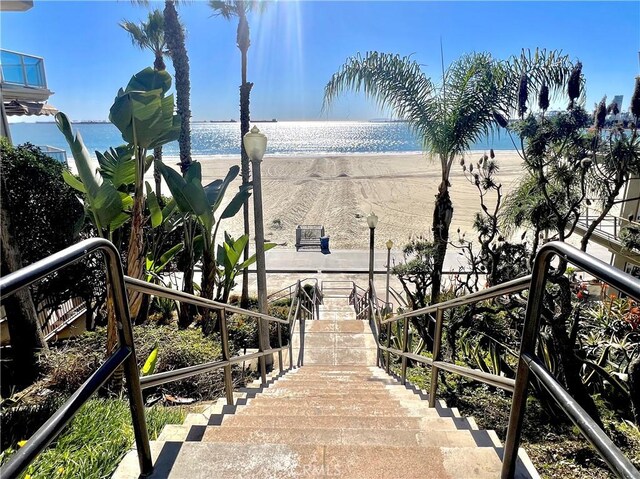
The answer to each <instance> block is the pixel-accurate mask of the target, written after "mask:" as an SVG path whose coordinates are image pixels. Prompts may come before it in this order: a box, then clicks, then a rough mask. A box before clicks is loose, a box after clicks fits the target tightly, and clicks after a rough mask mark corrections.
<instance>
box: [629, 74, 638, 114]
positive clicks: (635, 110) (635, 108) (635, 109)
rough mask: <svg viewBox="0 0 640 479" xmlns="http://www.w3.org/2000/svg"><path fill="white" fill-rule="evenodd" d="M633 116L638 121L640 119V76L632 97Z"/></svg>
mask: <svg viewBox="0 0 640 479" xmlns="http://www.w3.org/2000/svg"><path fill="white" fill-rule="evenodd" d="M631 114H632V115H633V116H635V117H636V119H638V118H640V76H637V77H636V86H635V88H634V89H633V95H631Z"/></svg>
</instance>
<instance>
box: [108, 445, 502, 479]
mask: <svg viewBox="0 0 640 479" xmlns="http://www.w3.org/2000/svg"><path fill="white" fill-rule="evenodd" d="M151 446H152V453H153V456H154V458H155V457H158V460H157V461H156V467H155V470H154V474H153V475H151V476H150V478H152V479H155V478H161V477H162V478H169V479H208V478H224V479H235V478H238V479H240V478H242V479H245V478H246V477H251V478H255V479H262V478H265V479H266V478H269V479H271V478H273V477H278V478H294V477H342V478H369V477H376V478H381V479H386V478H389V479H391V478H394V479H395V478H397V477H399V476H402V477H403V478H409V479H418V478H420V479H421V478H429V479H445V478H446V479H462V478H464V479H467V478H475V479H485V478H486V479H488V478H492V479H495V478H496V477H499V474H500V460H499V458H498V455H497V453H496V452H495V450H493V449H491V448H474V447H461V448H449V447H428V446H427V447H425V446H404V447H397V446H388V445H385V446H360V445H326V446H315V445H302V444H297V445H289V444H241V443H237V442H231V443H210V442H185V443H182V444H181V443H175V442H157V441H154V442H152V444H151ZM426 464H428V467H425V465H426ZM138 474H139V472H138V464H137V458H136V455H135V454H128V455H127V456H126V457H125V459H124V460H123V462H122V463H121V465H120V467H119V468H118V470H117V471H116V473H115V474H114V476H113V477H114V478H115V479H134V478H137V477H138Z"/></svg>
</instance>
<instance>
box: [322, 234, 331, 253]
mask: <svg viewBox="0 0 640 479" xmlns="http://www.w3.org/2000/svg"><path fill="white" fill-rule="evenodd" d="M320 249H321V250H322V251H329V237H328V236H321V237H320Z"/></svg>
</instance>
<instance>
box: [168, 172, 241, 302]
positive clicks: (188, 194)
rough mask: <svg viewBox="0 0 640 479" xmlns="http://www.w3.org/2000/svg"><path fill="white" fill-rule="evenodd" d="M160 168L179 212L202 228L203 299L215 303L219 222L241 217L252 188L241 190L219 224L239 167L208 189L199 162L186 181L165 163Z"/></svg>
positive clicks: (232, 200)
mask: <svg viewBox="0 0 640 479" xmlns="http://www.w3.org/2000/svg"><path fill="white" fill-rule="evenodd" d="M157 166H158V169H159V170H160V173H161V174H162V176H163V177H164V179H165V181H166V183H167V186H168V187H169V190H170V191H171V194H172V195H173V198H174V199H175V201H176V204H177V206H178V209H179V210H180V211H182V212H183V213H187V214H190V215H192V216H193V217H195V218H196V220H197V221H198V223H199V224H200V226H201V227H202V231H203V234H202V243H203V248H202V249H203V253H202V287H201V295H202V296H203V297H204V298H208V299H212V298H213V293H214V288H215V283H216V277H217V268H216V257H215V249H214V247H215V239H216V236H217V233H218V228H219V227H220V221H221V220H223V219H226V218H231V217H233V216H234V215H236V214H237V213H238V211H239V210H240V208H241V207H242V204H243V203H244V201H245V200H246V199H248V198H249V196H251V187H252V185H251V184H249V185H243V186H241V187H240V188H239V189H238V192H237V193H236V194H235V196H234V197H233V198H232V199H231V201H230V202H229V203H228V204H227V206H226V207H225V208H224V210H223V211H222V213H221V214H220V216H219V218H218V220H216V216H215V214H216V211H217V210H218V209H219V208H220V206H221V204H222V201H223V199H224V195H225V193H226V191H227V188H228V186H229V184H230V183H231V182H232V181H233V180H234V179H235V178H236V177H237V176H238V173H239V172H240V168H239V167H238V166H236V165H234V166H232V167H231V168H229V172H228V173H227V176H226V177H225V178H224V179H218V180H215V181H213V182H212V183H209V184H208V185H206V186H203V185H202V165H201V164H200V163H199V162H193V163H192V164H191V167H190V168H189V169H188V170H187V172H186V173H185V176H184V177H182V176H181V175H180V174H179V173H178V172H177V171H175V170H173V169H171V168H169V167H167V166H166V165H165V164H163V163H162V162H158V164H157ZM194 241H195V238H194Z"/></svg>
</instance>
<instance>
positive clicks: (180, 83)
mask: <svg viewBox="0 0 640 479" xmlns="http://www.w3.org/2000/svg"><path fill="white" fill-rule="evenodd" d="M164 38H165V41H166V42H167V48H168V49H169V55H170V56H171V60H172V62H173V68H174V70H175V82H176V110H177V113H178V115H180V120H181V122H182V126H181V129H180V138H179V139H178V145H179V147H180V169H181V170H182V172H183V173H184V172H185V171H187V169H188V168H189V165H191V100H190V97H189V96H190V94H191V80H190V78H189V56H188V55H187V48H186V44H185V39H184V28H183V27H182V24H181V23H180V19H179V18H178V12H177V10H176V2H175V1H174V0H166V1H165V2H164Z"/></svg>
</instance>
